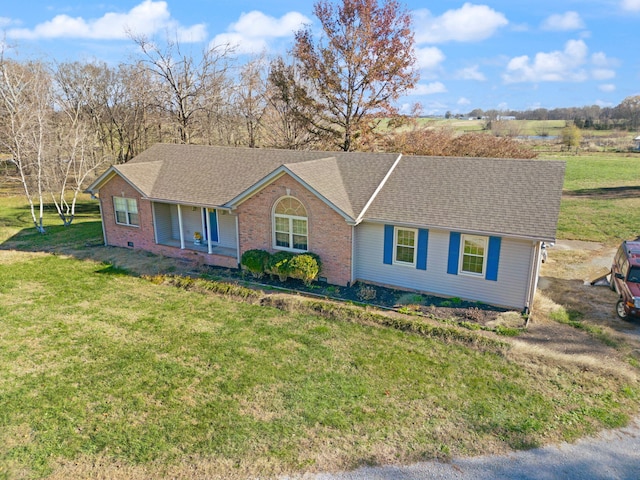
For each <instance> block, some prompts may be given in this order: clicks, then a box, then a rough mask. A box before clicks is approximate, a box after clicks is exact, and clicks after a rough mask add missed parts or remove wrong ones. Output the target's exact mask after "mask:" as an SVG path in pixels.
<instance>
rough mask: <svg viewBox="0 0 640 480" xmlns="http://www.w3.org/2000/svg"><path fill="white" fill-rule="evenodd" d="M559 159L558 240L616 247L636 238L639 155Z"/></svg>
mask: <svg viewBox="0 0 640 480" xmlns="http://www.w3.org/2000/svg"><path fill="white" fill-rule="evenodd" d="M561 159H562V160H565V161H566V162H567V169H566V175H565V182H564V195H563V199H562V204H561V207H560V219H559V222H558V238H565V239H571V240H588V241H595V242H602V243H605V244H608V245H616V244H618V243H620V241H621V240H624V239H632V238H636V237H637V236H638V235H640V155H630V156H627V155H611V154H609V155H606V154H602V155H588V156H587V155H584V156H566V157H561Z"/></svg>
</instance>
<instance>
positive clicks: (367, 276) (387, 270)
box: [354, 222, 535, 309]
mask: <svg viewBox="0 0 640 480" xmlns="http://www.w3.org/2000/svg"><path fill="white" fill-rule="evenodd" d="M449 233H450V232H448V231H445V230H435V229H429V254H428V257H427V261H428V265H427V270H426V271H425V270H419V269H407V268H404V267H402V266H400V265H386V264H384V263H383V258H384V225H381V224H374V223H366V222H364V223H361V224H360V225H358V226H357V227H356V228H355V257H354V276H355V279H356V280H363V281H370V282H374V283H379V284H382V285H389V286H397V287H402V288H407V289H412V290H418V291H422V292H425V293H432V294H434V295H444V296H448V297H459V298H462V299H466V300H473V301H481V302H484V303H488V304H492V305H501V306H506V307H512V308H517V309H522V308H524V307H525V305H526V302H527V287H528V279H529V277H530V268H532V267H533V265H534V262H533V255H534V252H535V242H533V241H528V240H517V239H509V238H503V239H502V245H501V250H500V263H499V275H498V281H495V282H494V281H488V280H480V281H479V279H478V278H477V277H474V276H467V275H449V274H447V259H448V250H449ZM485 269H486V267H485Z"/></svg>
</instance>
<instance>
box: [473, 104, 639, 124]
mask: <svg viewBox="0 0 640 480" xmlns="http://www.w3.org/2000/svg"><path fill="white" fill-rule="evenodd" d="M463 116H464V117H469V118H479V119H488V120H495V119H497V118H499V117H504V116H510V117H515V118H516V119H517V120H564V121H567V122H572V123H573V124H574V125H575V126H576V127H578V128H580V129H594V130H627V131H638V130H640V95H635V96H631V97H627V98H625V99H624V100H623V101H622V102H621V103H620V104H619V105H617V106H615V107H600V106H598V105H591V106H586V107H568V108H554V109H550V110H548V109H546V108H536V109H533V110H525V111H517V110H507V111H502V110H481V109H474V110H472V111H471V112H469V113H467V114H464V115H463Z"/></svg>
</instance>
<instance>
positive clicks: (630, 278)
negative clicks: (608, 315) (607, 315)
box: [611, 237, 640, 320]
mask: <svg viewBox="0 0 640 480" xmlns="http://www.w3.org/2000/svg"><path fill="white" fill-rule="evenodd" d="M611 290H615V291H616V292H618V295H620V298H619V299H618V303H617V304H616V313H617V314H618V316H619V317H620V318H622V319H623V320H627V319H628V318H630V317H636V318H640V237H638V238H636V239H635V240H634V241H624V242H622V245H620V248H618V251H617V252H616V256H615V258H614V259H613V265H612V266H611Z"/></svg>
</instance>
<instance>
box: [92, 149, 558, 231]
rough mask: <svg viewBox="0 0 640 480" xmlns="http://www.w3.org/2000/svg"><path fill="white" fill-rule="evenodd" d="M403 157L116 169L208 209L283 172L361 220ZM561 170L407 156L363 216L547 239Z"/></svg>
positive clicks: (333, 155)
mask: <svg viewBox="0 0 640 480" xmlns="http://www.w3.org/2000/svg"><path fill="white" fill-rule="evenodd" d="M397 157H398V154H395V153H393V154H374V153H357V152H354V153H345V152H313V151H293V150H270V149H249V148H232V147H211V146H197V145H174V144H158V145H155V146H153V147H151V148H149V149H148V150H146V151H145V152H143V153H142V154H140V155H138V156H137V157H135V158H134V159H133V160H131V161H130V162H128V163H127V164H124V165H117V166H115V167H113V168H114V170H115V171H117V172H118V173H120V174H121V175H122V176H124V177H125V178H126V179H127V180H128V181H129V182H131V183H132V184H133V185H135V186H136V187H137V188H138V189H139V190H140V191H141V192H142V193H143V194H144V195H145V196H146V197H148V198H150V199H155V200H162V201H167V202H175V203H186V204H194V205H203V206H210V207H230V206H232V205H230V203H229V202H231V201H232V200H233V199H238V198H240V197H241V196H242V195H243V194H246V193H250V192H251V189H252V188H253V187H255V186H256V185H258V184H260V182H262V181H264V180H265V179H268V177H269V175H270V174H272V173H273V172H274V171H276V170H278V169H279V168H285V169H288V170H289V171H290V172H291V173H292V174H293V175H295V176H297V177H298V178H299V179H300V180H302V181H303V182H304V183H306V184H307V185H308V186H310V187H311V188H312V189H314V190H315V191H316V192H317V193H318V194H319V195H320V196H322V197H323V198H324V199H325V200H326V201H328V202H329V203H331V204H332V205H333V206H334V207H336V208H338V209H339V210H341V211H342V212H343V213H344V214H345V215H346V216H347V217H350V218H351V219H354V220H355V219H357V218H358V217H359V216H360V215H362V212H363V209H364V208H365V206H366V205H367V203H368V202H369V201H370V200H371V198H372V196H373V194H374V193H375V191H376V189H377V188H378V187H379V185H380V184H381V182H382V181H383V179H384V178H385V176H386V175H387V174H388V172H389V171H390V169H391V168H392V166H393V164H394V163H395V162H396V160H397ZM564 169H565V164H564V162H558V161H544V160H513V159H490V158H454V157H418V156H415V157H412V156H407V157H402V159H401V160H400V161H399V162H398V165H397V166H396V168H395V170H393V172H392V173H391V174H390V176H389V178H388V180H387V182H386V183H385V184H384V186H383V187H382V189H381V190H380V192H379V193H378V195H377V196H376V197H375V198H374V199H373V201H372V203H371V205H370V206H369V208H368V209H367V210H366V211H365V212H364V215H362V216H363V219H364V220H369V221H378V222H388V223H396V224H406V225H415V226H424V227H427V228H443V229H447V230H458V231H463V232H478V233H487V234H499V235H507V236H516V237H525V238H535V239H540V240H548V241H551V240H553V239H555V234H556V225H557V221H558V215H559V210H560V198H561V194H562V184H563V180H564ZM99 183H100V180H98V181H96V183H94V185H93V186H92V187H90V189H93V190H95V188H96V187H98V186H99V185H98V184H99Z"/></svg>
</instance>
